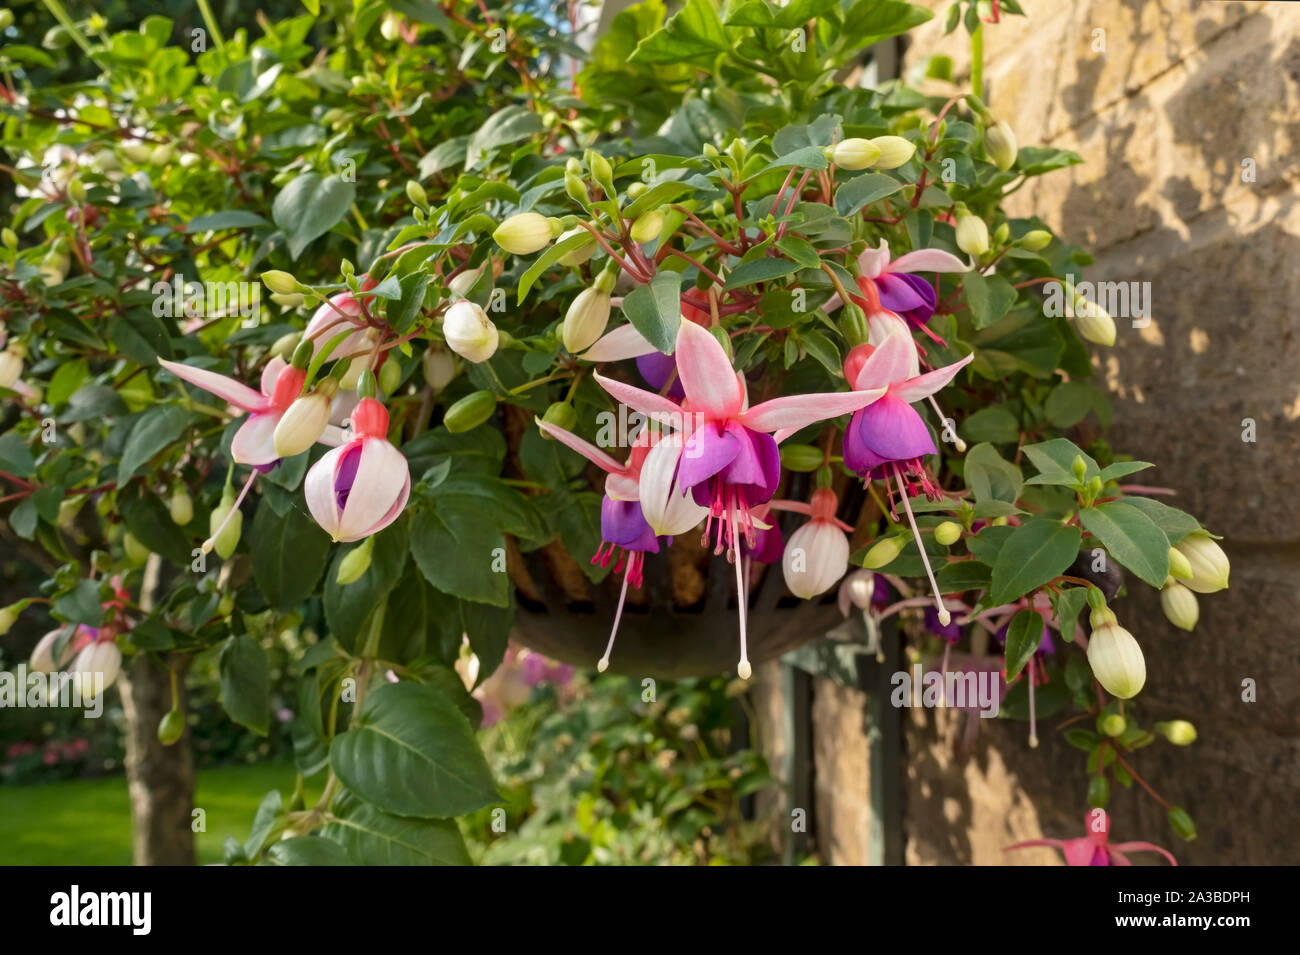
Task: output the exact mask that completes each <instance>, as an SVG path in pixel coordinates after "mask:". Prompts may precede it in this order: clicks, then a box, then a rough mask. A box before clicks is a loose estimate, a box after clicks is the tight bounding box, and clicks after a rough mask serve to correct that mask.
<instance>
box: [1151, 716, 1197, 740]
mask: <svg viewBox="0 0 1300 955" xmlns="http://www.w3.org/2000/svg"><path fill="white" fill-rule="evenodd" d="M1155 731H1156V732H1157V733H1159V734H1160V735H1161V736H1163V737H1164V738H1165V739H1167V740H1169V742H1171V743H1173V744H1174V745H1175V746H1191V745H1192V744H1193V743H1195V742H1196V727H1195V726H1193V725H1192V724H1191V723H1189V722H1187V720H1167V721H1165V722H1162V723H1157V724H1156V725H1155Z"/></svg>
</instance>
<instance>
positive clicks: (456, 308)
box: [442, 299, 501, 364]
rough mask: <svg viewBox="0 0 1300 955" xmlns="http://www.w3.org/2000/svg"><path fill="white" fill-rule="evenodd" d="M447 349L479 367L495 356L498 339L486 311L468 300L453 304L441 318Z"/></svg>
mask: <svg viewBox="0 0 1300 955" xmlns="http://www.w3.org/2000/svg"><path fill="white" fill-rule="evenodd" d="M442 335H443V337H444V338H445V339H446V340H447V346H448V347H449V348H450V349H451V350H452V351H454V352H455V353H456V354H457V355H460V357H461V358H464V359H465V360H466V361H469V362H473V363H474V364H478V363H479V362H484V361H487V360H488V359H489V358H491V357H492V356H493V355H494V354H496V350H497V345H498V343H499V342H500V340H501V336H500V334H499V333H498V332H497V327H496V326H495V325H494V324H492V320H491V319H490V318H488V317H487V312H485V311H483V309H482V308H481V307H480V306H479V305H477V304H475V303H474V302H471V301H469V300H468V299H462V300H461V301H459V302H456V303H455V304H454V305H452V306H451V307H450V308H449V309H447V314H446V315H444V316H443V319H442Z"/></svg>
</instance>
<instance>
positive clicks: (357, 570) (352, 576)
mask: <svg viewBox="0 0 1300 955" xmlns="http://www.w3.org/2000/svg"><path fill="white" fill-rule="evenodd" d="M374 550H375V536H374V535H373V534H371V535H370V536H369V537H367V538H366V539H365V540H364V541H362V542H361V543H360V544H359V545H358V546H356V547H354V548H352V550H350V551H348V553H347V556H345V557H344V558H343V559H342V560H341V561H339V569H338V573H336V574H335V575H334V580H335V581H336V582H337V583H339V584H342V585H343V586H345V587H346V586H347V585H348V584H351V583H355V582H356V581H358V580H360V579H361V575H362V574H364V573H365V572H366V571H367V570H369V569H370V557H371V555H372V554H373V553H374Z"/></svg>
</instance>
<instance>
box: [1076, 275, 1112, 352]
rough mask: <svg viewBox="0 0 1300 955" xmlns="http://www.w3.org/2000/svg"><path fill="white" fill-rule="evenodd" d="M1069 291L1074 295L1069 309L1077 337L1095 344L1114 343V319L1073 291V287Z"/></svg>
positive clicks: (1098, 306) (1095, 304) (1107, 344)
mask: <svg viewBox="0 0 1300 955" xmlns="http://www.w3.org/2000/svg"><path fill="white" fill-rule="evenodd" d="M1070 292H1071V293H1072V294H1073V295H1074V298H1073V301H1072V303H1071V311H1072V312H1073V313H1074V329H1075V331H1077V332H1078V333H1079V337H1081V338H1083V339H1085V340H1086V341H1090V342H1092V343H1093V344H1095V345H1106V346H1110V345H1114V344H1115V319H1113V318H1111V317H1110V313H1109V312H1107V311H1106V310H1105V309H1104V308H1102V307H1101V306H1100V305H1098V304H1097V303H1096V302H1090V301H1088V299H1087V298H1085V297H1084V296H1082V295H1079V294H1076V293H1074V290H1073V289H1071V290H1070Z"/></svg>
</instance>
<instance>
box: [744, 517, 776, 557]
mask: <svg viewBox="0 0 1300 955" xmlns="http://www.w3.org/2000/svg"><path fill="white" fill-rule="evenodd" d="M740 550H741V553H743V554H744V555H745V556H746V557H749V558H750V559H752V560H756V561H758V562H759V563H760V564H774V563H776V562H777V561H778V560H780V559H781V554H782V553H783V552H784V551H785V541H783V540H782V539H781V528H780V527H779V526H777V525H776V524H773V525H772V529H771V530H766V531H762V530H760V531H755V532H754V547H753V549H752V550H751V549H750V547H749V545H748V544H746V543H744V542H743V541H742V542H741V545H740Z"/></svg>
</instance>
